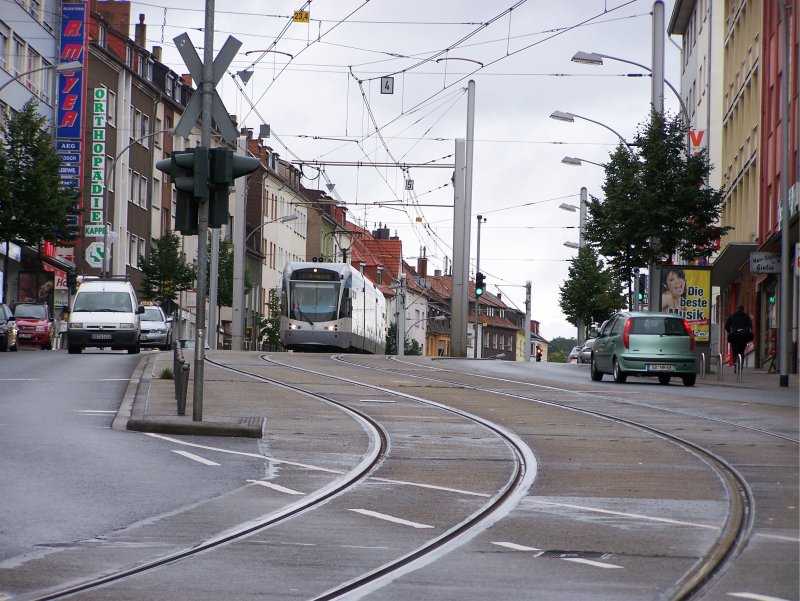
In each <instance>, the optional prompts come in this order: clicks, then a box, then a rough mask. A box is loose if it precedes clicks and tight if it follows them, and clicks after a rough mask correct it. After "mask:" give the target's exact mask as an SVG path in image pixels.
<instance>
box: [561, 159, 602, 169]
mask: <svg viewBox="0 0 800 601" xmlns="http://www.w3.org/2000/svg"><path fill="white" fill-rule="evenodd" d="M561 162H562V163H564V164H565V165H571V166H573V167H580V166H581V165H582V164H583V163H591V164H592V165H597V166H598V167H603V168H605V165H603V163H595V162H594V161H590V160H589V159H581V158H578V157H564V158H563V159H561Z"/></svg>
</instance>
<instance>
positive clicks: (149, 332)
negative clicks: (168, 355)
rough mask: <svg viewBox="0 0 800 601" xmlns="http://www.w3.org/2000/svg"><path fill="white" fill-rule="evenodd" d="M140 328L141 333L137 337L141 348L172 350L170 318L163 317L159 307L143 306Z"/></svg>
mask: <svg viewBox="0 0 800 601" xmlns="http://www.w3.org/2000/svg"><path fill="white" fill-rule="evenodd" d="M141 326H142V331H141V334H140V335H139V344H140V345H141V346H143V347H145V346H153V347H157V348H160V349H161V350H162V351H168V350H170V349H171V348H172V318H171V317H167V316H166V315H164V311H163V310H162V309H161V307H158V306H156V305H145V308H144V313H142V323H141Z"/></svg>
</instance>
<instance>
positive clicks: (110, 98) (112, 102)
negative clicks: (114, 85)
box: [106, 90, 117, 126]
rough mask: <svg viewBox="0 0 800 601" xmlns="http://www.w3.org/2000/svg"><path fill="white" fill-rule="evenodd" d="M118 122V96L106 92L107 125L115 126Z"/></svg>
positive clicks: (114, 93)
mask: <svg viewBox="0 0 800 601" xmlns="http://www.w3.org/2000/svg"><path fill="white" fill-rule="evenodd" d="M116 120H117V94H116V92H112V91H111V90H106V123H107V124H108V125H111V126H113V125H114V123H116Z"/></svg>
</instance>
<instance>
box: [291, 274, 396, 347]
mask: <svg viewBox="0 0 800 601" xmlns="http://www.w3.org/2000/svg"><path fill="white" fill-rule="evenodd" d="M281 342H282V343H283V346H284V347H285V348H287V349H290V350H301V351H331V350H332V351H347V352H359V353H374V354H383V353H385V352H386V300H385V299H384V297H383V294H382V293H381V292H380V290H378V289H377V288H376V287H375V285H374V284H373V283H372V282H371V281H369V280H368V279H367V278H365V277H364V276H363V275H362V274H361V272H359V271H358V270H356V269H353V267H352V266H351V265H349V264H347V263H308V262H302V263H297V262H290V263H287V264H286V267H285V268H284V270H283V282H282V286H281Z"/></svg>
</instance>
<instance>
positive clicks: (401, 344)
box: [397, 273, 406, 357]
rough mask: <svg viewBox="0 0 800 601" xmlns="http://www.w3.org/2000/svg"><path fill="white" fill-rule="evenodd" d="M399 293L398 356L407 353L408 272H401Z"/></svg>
mask: <svg viewBox="0 0 800 601" xmlns="http://www.w3.org/2000/svg"><path fill="white" fill-rule="evenodd" d="M397 291H398V295H397V356H398V357H402V356H404V355H405V354H406V274H404V273H401V274H400V287H399V288H398V290H397Z"/></svg>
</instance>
